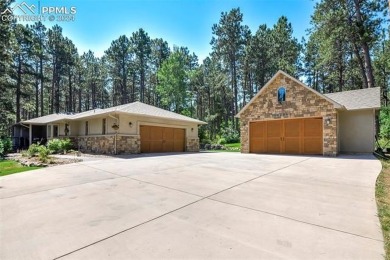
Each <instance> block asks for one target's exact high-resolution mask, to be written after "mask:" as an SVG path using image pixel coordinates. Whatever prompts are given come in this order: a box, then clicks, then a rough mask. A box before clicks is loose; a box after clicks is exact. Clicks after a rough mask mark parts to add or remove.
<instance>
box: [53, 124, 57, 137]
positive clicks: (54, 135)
mask: <svg viewBox="0 0 390 260" xmlns="http://www.w3.org/2000/svg"><path fill="white" fill-rule="evenodd" d="M53 137H58V125H53Z"/></svg>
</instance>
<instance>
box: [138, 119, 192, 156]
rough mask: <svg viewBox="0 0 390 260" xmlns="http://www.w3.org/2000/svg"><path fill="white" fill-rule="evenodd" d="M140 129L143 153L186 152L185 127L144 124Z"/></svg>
mask: <svg viewBox="0 0 390 260" xmlns="http://www.w3.org/2000/svg"><path fill="white" fill-rule="evenodd" d="M140 130H141V153H166V152H184V140H185V130H184V129H180V128H170V127H159V126H146V125H142V126H140Z"/></svg>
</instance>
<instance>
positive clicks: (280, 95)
mask: <svg viewBox="0 0 390 260" xmlns="http://www.w3.org/2000/svg"><path fill="white" fill-rule="evenodd" d="M284 101H286V88H285V87H280V88H278V102H279V103H282V102H284Z"/></svg>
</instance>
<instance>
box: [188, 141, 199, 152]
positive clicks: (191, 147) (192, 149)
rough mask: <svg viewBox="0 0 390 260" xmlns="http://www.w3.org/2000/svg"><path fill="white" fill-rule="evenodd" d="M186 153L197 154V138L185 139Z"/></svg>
mask: <svg viewBox="0 0 390 260" xmlns="http://www.w3.org/2000/svg"><path fill="white" fill-rule="evenodd" d="M186 152H199V138H187V143H186Z"/></svg>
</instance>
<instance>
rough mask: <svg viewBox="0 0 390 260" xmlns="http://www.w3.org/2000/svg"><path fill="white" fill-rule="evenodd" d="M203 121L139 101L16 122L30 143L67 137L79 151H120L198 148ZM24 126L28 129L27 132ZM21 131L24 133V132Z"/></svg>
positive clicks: (15, 133)
mask: <svg viewBox="0 0 390 260" xmlns="http://www.w3.org/2000/svg"><path fill="white" fill-rule="evenodd" d="M203 124H206V123H205V122H203V121H199V120H196V119H193V118H190V117H187V116H183V115H179V114H177V113H173V112H170V111H167V110H164V109H161V108H157V107H154V106H151V105H147V104H144V103H141V102H133V103H129V104H124V105H120V106H115V107H111V108H106V109H93V110H89V111H86V112H82V113H78V114H73V115H69V114H51V115H47V116H42V117H38V118H34V119H30V120H26V121H22V122H21V123H20V124H18V127H17V128H16V131H14V136H18V137H23V135H25V133H26V132H28V137H25V136H24V137H25V139H28V142H29V144H31V143H32V142H40V141H41V140H44V139H47V140H49V139H52V138H65V137H67V138H70V139H71V140H72V141H73V143H74V144H75V145H76V147H78V148H79V149H80V150H81V151H84V152H93V153H103V154H120V153H144V152H145V153H149V152H184V151H188V152H197V151H199V138H198V126H199V125H203ZM26 129H27V130H28V131H26ZM23 133H24V134H23Z"/></svg>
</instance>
